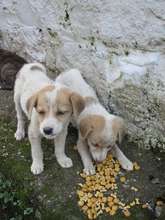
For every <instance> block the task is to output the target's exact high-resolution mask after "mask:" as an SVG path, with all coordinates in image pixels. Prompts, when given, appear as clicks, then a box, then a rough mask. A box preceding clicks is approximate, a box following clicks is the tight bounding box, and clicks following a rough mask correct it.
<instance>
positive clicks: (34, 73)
mask: <svg viewBox="0 0 165 220" xmlns="http://www.w3.org/2000/svg"><path fill="white" fill-rule="evenodd" d="M14 102H15V108H16V113H17V131H16V133H15V138H16V139H17V140H21V139H22V138H23V137H24V135H25V131H24V119H23V112H24V113H25V115H26V116H27V117H28V119H29V120H30V125H29V130H28V137H29V141H30V143H31V152H32V160H33V162H32V166H31V171H32V173H33V174H39V173H41V172H42V171H43V169H44V164H43V152H42V148H41V137H42V136H43V137H45V138H47V139H54V143H55V155H56V158H57V161H58V163H59V164H60V165H61V166H62V167H71V166H72V160H71V159H70V158H69V157H67V156H66V154H65V139H66V135H67V127H68V124H69V122H70V119H71V116H72V114H75V115H77V114H79V112H80V111H81V110H82V108H83V107H84V102H83V99H82V97H81V96H80V95H78V94H76V93H74V92H72V91H71V90H70V89H69V88H67V87H66V86H65V85H62V84H60V83H55V84H54V83H53V82H52V81H51V80H50V79H49V78H48V76H47V74H46V69H45V67H44V66H43V65H41V64H39V63H31V64H25V65H24V66H23V67H22V69H21V70H20V71H19V73H18V75H17V79H16V82H15V88H14Z"/></svg>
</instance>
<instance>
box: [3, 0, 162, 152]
mask: <svg viewBox="0 0 165 220" xmlns="http://www.w3.org/2000/svg"><path fill="white" fill-rule="evenodd" d="M0 31H1V39H0V44H1V47H3V48H7V49H9V50H11V51H16V52H17V53H18V54H19V55H22V56H24V57H25V58H26V59H28V60H29V61H34V60H37V61H40V62H44V63H45V64H46V65H47V68H48V69H49V70H50V71H51V72H52V70H55V69H56V68H57V69H58V70H64V69H68V68H71V67H77V68H79V69H80V70H81V71H82V73H83V75H84V77H85V78H86V79H87V81H88V82H89V83H90V84H91V85H92V86H93V87H94V88H95V89H96V90H97V93H98V95H99V97H100V100H101V101H102V102H103V103H104V105H105V106H106V107H107V108H109V109H110V110H113V111H114V112H116V113H117V114H120V115H122V116H123V117H124V118H125V119H126V121H127V122H128V128H129V132H130V133H131V137H132V138H133V140H135V139H136V140H138V143H139V145H143V146H145V147H149V146H152V147H159V148H161V149H162V148H163V147H165V137H164V134H165V98H164V97H165V89H164V88H165V87H164V86H165V55H164V53H165V1H164V0H157V1H155V0H145V1H143V0H134V1H132V0H125V1H121V0H115V1H114V0H68V1H67V0H65V1H64V0H1V1H0ZM54 74H55V73H54Z"/></svg>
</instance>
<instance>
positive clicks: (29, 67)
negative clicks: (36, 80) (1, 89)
mask: <svg viewBox="0 0 165 220" xmlns="http://www.w3.org/2000/svg"><path fill="white" fill-rule="evenodd" d="M38 72H42V73H44V74H46V68H45V67H44V66H43V65H42V64H41V63H28V64H24V65H23V67H22V68H21V69H20V71H19V72H18V74H17V78H22V79H23V80H25V79H26V78H27V77H28V75H29V74H35V73H38Z"/></svg>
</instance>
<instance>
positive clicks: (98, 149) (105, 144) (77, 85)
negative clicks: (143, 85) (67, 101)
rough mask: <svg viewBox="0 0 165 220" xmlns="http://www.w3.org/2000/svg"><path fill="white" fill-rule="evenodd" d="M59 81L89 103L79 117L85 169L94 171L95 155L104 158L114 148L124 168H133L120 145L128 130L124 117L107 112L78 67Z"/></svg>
mask: <svg viewBox="0 0 165 220" xmlns="http://www.w3.org/2000/svg"><path fill="white" fill-rule="evenodd" d="M56 82H60V83H63V84H64V85H67V86H68V87H70V88H72V90H73V91H75V92H79V93H81V95H82V96H83V97H84V102H85V107H84V109H83V110H82V111H81V113H80V114H79V115H78V116H77V117H76V118H75V120H76V124H77V127H78V128H79V139H78V143H77V148H78V151H79V153H80V156H81V159H82V161H83V165H84V171H85V173H86V174H94V173H95V167H94V166H93V163H92V159H94V160H95V161H103V160H104V159H105V158H106V156H107V153H108V151H110V150H111V152H112V154H113V155H114V156H115V157H116V158H117V159H118V160H119V162H120V164H121V166H122V167H123V168H124V169H126V170H132V169H133V164H132V162H131V161H130V160H128V159H127V158H126V156H125V155H124V154H123V153H122V152H121V150H120V149H119V147H118V145H117V144H120V143H121V141H122V137H123V135H124V133H125V126H124V121H123V119H122V118H120V117H117V116H115V115H112V114H110V113H108V112H107V110H106V109H105V108H104V107H103V106H102V105H101V104H100V103H99V101H98V99H97V96H96V94H95V92H94V90H93V89H92V88H91V87H90V86H89V85H88V84H87V83H86V82H85V80H84V79H83V78H82V76H81V74H80V72H79V71H78V70H76V69H72V70H70V71H68V72H65V73H62V74H61V75H60V76H58V77H57V79H56Z"/></svg>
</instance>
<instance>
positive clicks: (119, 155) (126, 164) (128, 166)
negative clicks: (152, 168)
mask: <svg viewBox="0 0 165 220" xmlns="http://www.w3.org/2000/svg"><path fill="white" fill-rule="evenodd" d="M112 154H113V156H114V157H116V159H117V160H118V161H119V163H120V165H121V167H122V168H123V169H125V170H133V163H132V162H131V161H130V160H129V159H128V158H127V157H126V156H125V155H124V153H123V152H122V151H121V150H120V148H119V147H118V146H117V145H115V146H114V148H113V149H112Z"/></svg>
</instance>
